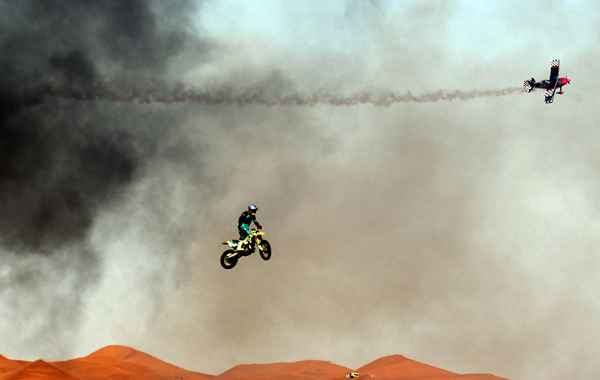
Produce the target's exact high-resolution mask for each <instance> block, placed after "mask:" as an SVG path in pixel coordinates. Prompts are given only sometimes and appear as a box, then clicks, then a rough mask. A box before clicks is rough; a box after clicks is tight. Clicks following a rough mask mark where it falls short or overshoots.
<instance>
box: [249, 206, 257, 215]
mask: <svg viewBox="0 0 600 380" xmlns="http://www.w3.org/2000/svg"><path fill="white" fill-rule="evenodd" d="M248 211H250V213H252V214H256V212H257V211H258V207H256V206H255V205H250V206H248Z"/></svg>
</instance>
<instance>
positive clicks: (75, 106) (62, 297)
mask: <svg viewBox="0 0 600 380" xmlns="http://www.w3.org/2000/svg"><path fill="white" fill-rule="evenodd" d="M0 9H1V11H0V256H1V257H2V260H1V262H2V265H3V272H2V273H3V276H2V278H0V284H1V287H0V288H1V289H0V309H2V311H3V313H2V314H3V317H4V318H5V319H6V320H10V321H20V322H19V323H22V324H23V326H24V327H23V328H22V329H17V330H18V331H19V333H18V334H16V333H15V334H12V335H11V336H2V337H1V339H0V340H2V341H3V344H6V345H9V346H11V347H19V349H21V350H23V351H24V352H27V351H28V349H30V348H31V347H37V346H39V345H41V346H42V347H43V346H44V344H48V345H50V347H48V349H49V351H48V352H52V353H54V354H58V355H60V354H61V353H64V352H67V351H68V350H69V349H70V344H72V341H71V340H69V339H68V338H69V336H70V335H72V334H74V333H75V332H76V328H77V323H78V319H79V318H80V310H81V307H82V298H81V297H82V296H83V293H84V292H85V291H86V290H87V289H88V288H89V286H90V285H91V284H94V282H95V281H96V280H97V279H98V276H99V274H100V273H101V260H100V259H99V253H98V252H96V251H95V249H94V248H92V246H91V245H90V243H89V232H90V229H91V227H92V226H93V225H94V223H95V221H96V220H97V217H98V216H99V215H100V214H101V213H102V212H103V211H105V210H107V209H108V210H109V209H110V208H111V207H114V206H115V205H117V204H118V202H119V201H120V199H121V198H122V196H123V195H124V194H125V192H126V190H127V189H128V188H129V186H130V185H132V184H133V183H135V182H136V179H137V178H139V176H140V173H142V171H143V170H144V168H145V167H146V165H147V163H148V161H149V160H150V159H151V158H152V157H153V155H154V153H155V152H156V149H157V144H158V139H157V138H155V137H156V136H159V135H160V131H159V130H158V129H157V128H155V127H157V126H158V125H165V124H164V117H167V116H163V113H161V114H158V115H157V114H156V111H154V110H139V109H134V108H132V107H127V106H125V105H121V106H113V105H110V104H99V103H98V102H86V103H82V102H76V101H72V100H64V99H55V98H48V97H45V95H47V94H48V92H49V89H51V88H69V89H72V90H73V91H76V92H79V93H89V92H90V91H91V89H93V86H94V83H97V82H102V81H109V80H114V81H116V82H119V83H152V84H156V83H166V82H168V80H169V76H170V74H169V67H170V65H171V64H172V62H174V61H175V60H176V59H177V57H178V56H179V55H180V54H181V53H182V52H183V51H185V50H186V49H187V48H190V47H191V45H193V50H194V51H195V52H196V54H202V52H203V51H204V50H203V49H204V45H203V43H202V42H200V41H199V40H198V39H197V37H192V33H191V27H190V25H191V23H190V17H191V16H190V15H191V14H193V13H194V12H193V11H194V9H195V3H194V2H193V1H188V0H181V1H170V2H162V1H144V0H108V1H105V0H97V1H95V0H91V1H90V0H24V1H1V2H0ZM201 61H202V60H201V59H199V60H198V62H201ZM148 78H151V79H148ZM175 119H176V118H172V119H171V120H170V123H174V122H175V121H174V120H175ZM40 254H43V255H40ZM50 285H51V286H50ZM61 289H62V290H61ZM25 327H26V328H25ZM40 339H41V340H43V342H39V340H40Z"/></svg>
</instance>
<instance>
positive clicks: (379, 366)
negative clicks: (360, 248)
mask: <svg viewBox="0 0 600 380" xmlns="http://www.w3.org/2000/svg"><path fill="white" fill-rule="evenodd" d="M348 372H358V373H360V374H361V376H360V378H364V380H367V379H370V378H371V377H372V378H373V379H374V380H375V379H377V378H381V379H384V380H392V379H394V380H414V379H419V380H504V379H502V378H500V377H496V376H493V375H483V374H482V375H480V374H476V375H459V374H457V373H454V372H450V371H445V370H443V369H440V368H436V367H432V366H430V365H427V364H423V363H419V362H417V361H414V360H411V359H407V358H405V357H404V356H401V355H392V356H386V357H383V358H380V359H377V360H375V361H374V362H372V363H369V364H367V365H365V366H363V367H361V368H359V369H357V370H351V369H350V368H346V367H342V366H339V365H337V364H333V363H330V362H325V361H319V360H304V361H299V362H294V363H273V364H242V365H238V366H236V367H233V368H231V369H229V370H227V371H225V372H223V373H222V374H220V375H218V376H214V375H207V374H204V373H199V372H193V371H187V370H185V369H183V368H180V367H177V366H175V365H173V364H169V363H167V362H164V361H162V360H160V359H157V358H155V357H153V356H150V355H148V354H145V353H143V352H141V351H137V350H135V349H133V348H130V347H125V346H107V347H104V348H102V349H100V350H98V351H96V352H94V353H92V354H90V355H88V356H86V357H84V358H77V359H72V360H66V361H59V362H45V361H43V360H36V361H34V362H27V361H22V360H10V359H7V358H5V357H4V356H2V355H0V380H50V379H56V380H142V379H143V380H167V379H168V380H173V379H180V380H317V379H323V380H341V379H345V378H346V373H348ZM360 378H359V380H360Z"/></svg>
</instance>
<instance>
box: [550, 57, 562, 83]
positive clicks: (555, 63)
mask: <svg viewBox="0 0 600 380" xmlns="http://www.w3.org/2000/svg"><path fill="white" fill-rule="evenodd" d="M559 66H560V59H554V60H552V62H550V83H555V82H556V79H557V78H558V68H559Z"/></svg>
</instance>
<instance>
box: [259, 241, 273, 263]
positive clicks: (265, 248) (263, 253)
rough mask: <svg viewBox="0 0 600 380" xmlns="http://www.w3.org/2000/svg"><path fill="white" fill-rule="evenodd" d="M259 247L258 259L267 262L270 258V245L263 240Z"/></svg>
mask: <svg viewBox="0 0 600 380" xmlns="http://www.w3.org/2000/svg"><path fill="white" fill-rule="evenodd" d="M260 246H261V247H262V248H259V249H258V250H259V252H260V257H262V258H263V260H265V261H266V260H269V259H270V258H271V244H269V242H268V241H266V240H263V241H262V242H261V243H260Z"/></svg>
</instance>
